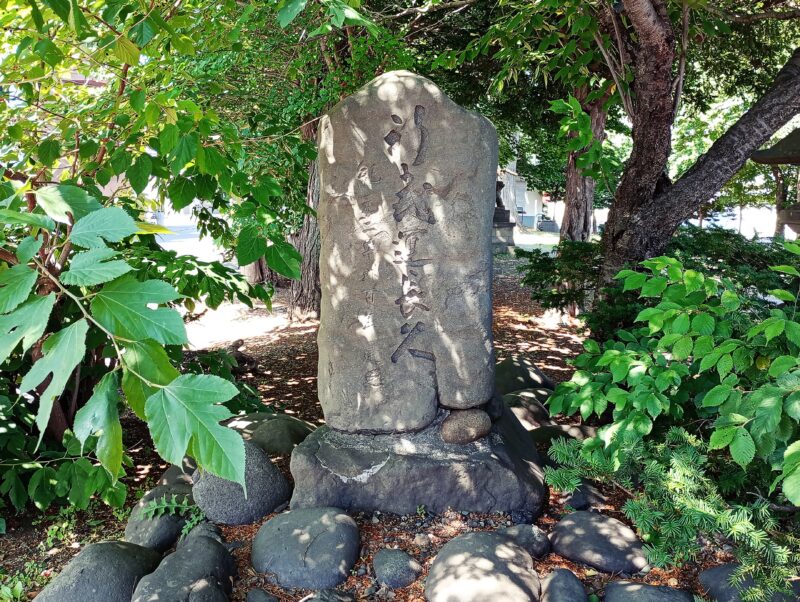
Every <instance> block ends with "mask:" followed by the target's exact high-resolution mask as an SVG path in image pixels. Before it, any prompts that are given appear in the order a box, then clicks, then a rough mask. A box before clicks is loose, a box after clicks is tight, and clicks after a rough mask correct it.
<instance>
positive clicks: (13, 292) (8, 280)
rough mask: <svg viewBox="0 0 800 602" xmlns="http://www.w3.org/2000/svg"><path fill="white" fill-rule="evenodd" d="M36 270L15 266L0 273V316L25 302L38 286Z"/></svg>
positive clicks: (24, 266) (20, 265)
mask: <svg viewBox="0 0 800 602" xmlns="http://www.w3.org/2000/svg"><path fill="white" fill-rule="evenodd" d="M36 278H37V274H36V270H32V269H30V268H29V267H28V266H26V265H22V264H19V265H15V266H12V267H10V268H9V269H7V270H3V271H2V272H0V314H4V313H6V312H9V311H11V310H12V309H14V308H15V307H17V305H19V304H20V303H22V302H23V301H25V299H27V298H28V295H30V293H31V289H33V285H34V284H36Z"/></svg>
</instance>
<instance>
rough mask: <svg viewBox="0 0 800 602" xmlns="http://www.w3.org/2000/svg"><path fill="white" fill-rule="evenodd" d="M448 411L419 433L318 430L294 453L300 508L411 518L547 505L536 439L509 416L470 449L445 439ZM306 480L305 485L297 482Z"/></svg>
mask: <svg viewBox="0 0 800 602" xmlns="http://www.w3.org/2000/svg"><path fill="white" fill-rule="evenodd" d="M445 415H446V412H444V411H443V412H441V413H440V415H439V416H438V417H437V419H436V420H435V421H434V422H433V423H432V424H431V425H429V426H428V427H427V428H425V429H424V430H422V431H420V432H418V433H405V434H392V435H385V434H383V435H363V434H353V433H343V432H340V431H335V430H333V429H330V428H328V427H325V426H323V427H321V428H318V429H317V430H316V431H314V433H312V434H311V435H310V436H309V437H308V438H307V439H306V440H305V441H304V442H303V443H302V444H301V445H299V446H298V447H297V448H296V449H295V451H294V453H293V454H292V460H291V471H292V474H293V475H295V479H296V482H295V490H294V495H293V496H292V501H291V507H292V508H309V507H315V506H330V505H332V506H336V507H338V508H343V509H346V510H367V511H374V510H380V511H381V512H394V513H396V514H411V513H414V512H416V511H417V509H418V508H419V507H420V506H424V507H425V509H426V510H428V511H429V512H437V513H439V512H443V511H445V510H447V509H448V508H453V509H456V510H465V511H471V512H487V513H488V512H501V511H502V512H511V511H513V510H524V511H529V512H533V513H534V514H538V513H539V512H540V510H541V507H542V505H543V504H544V502H545V500H544V496H545V492H546V489H545V488H544V485H543V478H542V472H541V470H540V468H539V458H538V456H537V454H536V450H535V448H534V447H533V444H532V442H531V439H530V436H529V435H528V433H527V432H526V431H525V429H524V428H523V427H522V426H521V425H520V423H519V422H518V421H517V419H516V417H515V416H514V415H513V414H512V413H511V412H509V411H508V410H505V413H504V414H503V416H502V417H501V418H500V420H498V421H497V422H495V423H494V426H493V427H492V431H491V432H490V433H489V435H488V436H486V437H484V438H482V439H479V440H477V441H473V442H471V443H468V444H464V445H457V444H448V443H444V442H443V441H442V439H441V436H440V428H441V423H442V420H443V419H444V417H445ZM300 475H302V479H298V478H297V477H298V476H300Z"/></svg>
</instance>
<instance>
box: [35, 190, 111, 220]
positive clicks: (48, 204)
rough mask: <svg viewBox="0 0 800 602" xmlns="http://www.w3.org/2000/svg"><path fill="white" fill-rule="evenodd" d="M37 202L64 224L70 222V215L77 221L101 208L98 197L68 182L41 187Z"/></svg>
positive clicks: (47, 212) (48, 213) (37, 192)
mask: <svg viewBox="0 0 800 602" xmlns="http://www.w3.org/2000/svg"><path fill="white" fill-rule="evenodd" d="M36 202H37V203H38V205H39V206H40V207H41V208H42V209H43V210H44V212H45V213H46V214H47V215H49V216H50V217H52V218H53V219H54V220H55V221H57V222H61V223H62V224H69V223H70V218H69V216H70V215H72V221H74V222H77V221H78V220H79V219H81V218H83V217H85V216H87V215H89V214H90V213H91V212H92V211H97V210H98V209H100V208H101V205H100V203H98V202H97V199H95V198H94V197H91V196H89V194H88V193H87V192H86V191H85V190H83V189H82V188H78V187H77V186H70V185H68V184H59V185H58V186H44V187H42V188H39V189H38V190H36Z"/></svg>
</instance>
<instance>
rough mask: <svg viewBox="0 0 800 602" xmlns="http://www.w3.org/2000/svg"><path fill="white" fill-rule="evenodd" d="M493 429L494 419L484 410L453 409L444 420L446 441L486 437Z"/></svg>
mask: <svg viewBox="0 0 800 602" xmlns="http://www.w3.org/2000/svg"><path fill="white" fill-rule="evenodd" d="M490 430H492V419H491V418H490V417H489V414H487V413H486V412H484V411H483V410H476V409H472V410H451V411H450V415H449V416H448V417H447V418H445V419H444V421H443V422H442V440H443V441H444V442H445V443H460V444H464V443H470V442H472V441H477V440H478V439H480V438H481V437H485V436H486V435H488V434H489V431H490Z"/></svg>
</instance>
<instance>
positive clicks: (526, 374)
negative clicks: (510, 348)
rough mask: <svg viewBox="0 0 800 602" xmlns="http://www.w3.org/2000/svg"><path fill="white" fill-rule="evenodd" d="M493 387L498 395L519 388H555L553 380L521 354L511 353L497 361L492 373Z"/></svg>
mask: <svg viewBox="0 0 800 602" xmlns="http://www.w3.org/2000/svg"><path fill="white" fill-rule="evenodd" d="M494 384H495V389H496V390H497V392H498V393H500V395H505V394H506V393H512V392H514V391H519V390H520V389H540V388H543V389H550V390H554V389H555V388H556V384H555V382H553V380H552V379H551V378H550V377H549V376H547V375H545V374H544V372H542V371H541V370H539V368H537V367H536V366H535V365H534V363H533V362H532V361H530V360H529V359H528V358H527V357H524V356H522V355H512V356H510V357H507V358H506V359H504V360H503V361H501V362H498V363H497V366H496V368H495V373H494Z"/></svg>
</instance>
